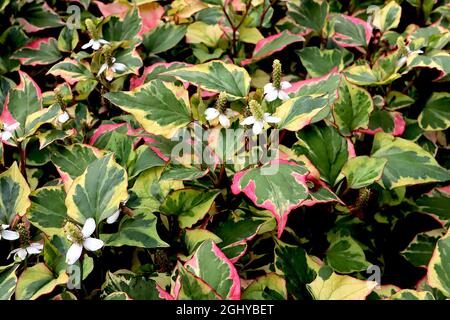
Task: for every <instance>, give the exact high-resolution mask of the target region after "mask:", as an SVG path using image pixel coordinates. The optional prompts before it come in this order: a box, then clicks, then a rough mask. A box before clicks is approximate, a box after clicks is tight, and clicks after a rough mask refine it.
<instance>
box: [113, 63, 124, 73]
mask: <svg viewBox="0 0 450 320" xmlns="http://www.w3.org/2000/svg"><path fill="white" fill-rule="evenodd" d="M113 70H114V72H116V71H119V72H122V71H125V70H127V66H126V65H124V64H123V63H120V62H117V63H114V65H113Z"/></svg>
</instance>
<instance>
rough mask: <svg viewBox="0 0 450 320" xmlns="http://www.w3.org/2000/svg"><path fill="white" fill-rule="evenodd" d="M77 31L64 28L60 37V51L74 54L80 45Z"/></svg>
mask: <svg viewBox="0 0 450 320" xmlns="http://www.w3.org/2000/svg"><path fill="white" fill-rule="evenodd" d="M78 39H79V38H78V31H77V29H69V28H68V27H64V28H62V30H61V32H60V34H59V37H58V49H59V50H60V51H63V52H72V51H73V50H74V49H75V48H76V46H77V44H78Z"/></svg>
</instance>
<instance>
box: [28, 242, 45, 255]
mask: <svg viewBox="0 0 450 320" xmlns="http://www.w3.org/2000/svg"><path fill="white" fill-rule="evenodd" d="M43 248H44V245H43V244H41V243H32V244H31V245H30V246H28V247H27V248H26V250H27V252H28V254H39V253H41V251H42V249H43Z"/></svg>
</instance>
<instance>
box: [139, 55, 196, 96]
mask: <svg viewBox="0 0 450 320" xmlns="http://www.w3.org/2000/svg"><path fill="white" fill-rule="evenodd" d="M189 66H192V65H191V64H188V63H185V62H178V61H174V62H169V63H167V62H157V63H155V64H152V65H151V66H149V67H145V68H144V72H143V74H142V76H141V77H133V78H131V80H130V90H133V89H135V88H137V87H139V86H141V85H143V84H144V83H147V82H149V81H151V80H153V79H157V78H158V79H160V80H163V81H169V82H170V81H174V80H175V77H173V76H168V75H163V73H164V72H168V71H172V70H176V69H179V68H185V67H189ZM188 86H189V84H188V83H185V88H187V87H188Z"/></svg>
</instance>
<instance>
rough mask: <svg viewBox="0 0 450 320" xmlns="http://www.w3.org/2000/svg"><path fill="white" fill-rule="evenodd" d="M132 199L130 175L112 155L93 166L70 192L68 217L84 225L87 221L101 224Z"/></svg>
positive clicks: (68, 195)
mask: <svg viewBox="0 0 450 320" xmlns="http://www.w3.org/2000/svg"><path fill="white" fill-rule="evenodd" d="M127 198H128V192H127V173H126V172H125V170H124V169H123V168H122V167H121V166H119V165H118V164H117V163H116V162H115V161H114V159H113V155H112V154H108V155H106V156H104V157H102V158H100V159H97V160H95V161H94V162H92V163H91V164H90V165H89V166H88V167H87V168H86V170H85V171H84V173H83V174H82V175H81V176H79V177H78V178H76V179H75V180H74V181H73V183H72V185H71V186H70V189H69V190H68V192H67V197H66V201H65V203H66V207H67V214H68V216H69V217H70V218H72V219H74V220H75V221H77V222H78V223H80V224H84V222H85V221H86V219H87V218H94V219H95V221H96V222H97V224H98V223H100V222H101V221H102V220H105V219H107V218H108V217H110V216H111V215H112V214H113V213H114V212H115V211H116V210H117V209H118V208H119V205H120V203H121V202H123V201H125V200H126V199H127Z"/></svg>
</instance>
